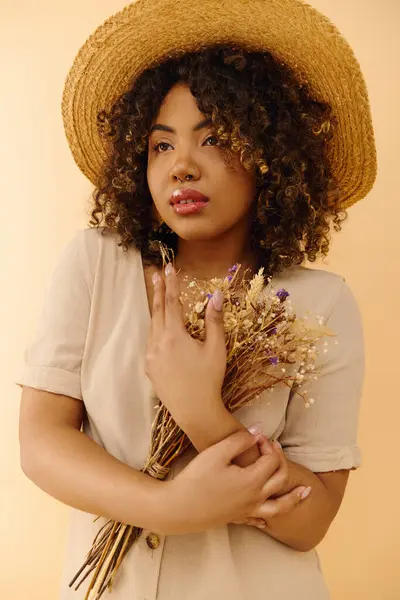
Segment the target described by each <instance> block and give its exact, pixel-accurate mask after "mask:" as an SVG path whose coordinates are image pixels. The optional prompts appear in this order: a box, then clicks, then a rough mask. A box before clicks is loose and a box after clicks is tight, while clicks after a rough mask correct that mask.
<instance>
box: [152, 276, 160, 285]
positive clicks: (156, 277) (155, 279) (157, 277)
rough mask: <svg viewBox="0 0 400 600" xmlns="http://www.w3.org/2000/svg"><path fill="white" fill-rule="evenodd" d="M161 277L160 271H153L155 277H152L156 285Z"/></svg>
mask: <svg viewBox="0 0 400 600" xmlns="http://www.w3.org/2000/svg"><path fill="white" fill-rule="evenodd" d="M159 278H160V276H159V274H158V273H153V277H152V280H153V285H156V283H158V280H159Z"/></svg>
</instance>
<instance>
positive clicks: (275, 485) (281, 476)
mask: <svg viewBox="0 0 400 600" xmlns="http://www.w3.org/2000/svg"><path fill="white" fill-rule="evenodd" d="M286 475H287V474H286V469H282V467H281V464H280V463H279V466H278V468H277V470H276V471H275V473H274V474H273V475H271V477H270V478H269V479H268V481H266V482H265V484H264V486H263V488H262V490H261V496H262V498H263V499H264V500H266V499H267V498H271V496H274V495H275V494H276V495H279V493H280V494H281V495H282V490H283V489H284V486H285V484H286Z"/></svg>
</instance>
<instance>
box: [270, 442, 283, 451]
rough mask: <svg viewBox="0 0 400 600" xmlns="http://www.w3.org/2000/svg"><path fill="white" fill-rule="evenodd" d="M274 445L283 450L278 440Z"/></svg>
mask: <svg viewBox="0 0 400 600" xmlns="http://www.w3.org/2000/svg"><path fill="white" fill-rule="evenodd" d="M272 443H273V444H274V445H275V446H276V447H277V448H279V449H280V450H282V446H281V444H280V443H279V442H278V440H274V441H273V442H272Z"/></svg>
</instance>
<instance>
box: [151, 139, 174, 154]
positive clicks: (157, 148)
mask: <svg viewBox="0 0 400 600" xmlns="http://www.w3.org/2000/svg"><path fill="white" fill-rule="evenodd" d="M170 145H171V144H167V142H158V144H156V145H155V146H153V150H154V152H158V153H159V154H162V153H163V152H164V151H163V150H161V146H170Z"/></svg>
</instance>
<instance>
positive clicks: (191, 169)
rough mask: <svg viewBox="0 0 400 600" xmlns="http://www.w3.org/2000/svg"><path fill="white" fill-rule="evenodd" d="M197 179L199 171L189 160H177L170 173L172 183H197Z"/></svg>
mask: <svg viewBox="0 0 400 600" xmlns="http://www.w3.org/2000/svg"><path fill="white" fill-rule="evenodd" d="M199 177H200V170H199V169H198V167H197V165H195V164H193V162H192V161H190V160H189V159H182V158H181V159H179V160H177V161H176V162H175V164H174V165H173V167H172V168H171V171H170V179H171V180H172V181H173V182H174V183H175V182H176V181H180V182H182V181H197V180H198V179H199Z"/></svg>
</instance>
